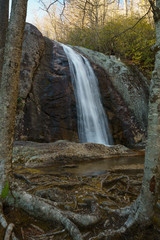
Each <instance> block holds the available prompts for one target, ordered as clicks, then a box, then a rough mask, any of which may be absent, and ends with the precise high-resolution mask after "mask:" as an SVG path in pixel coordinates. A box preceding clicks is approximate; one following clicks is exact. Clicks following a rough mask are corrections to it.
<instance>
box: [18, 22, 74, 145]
mask: <svg viewBox="0 0 160 240" xmlns="http://www.w3.org/2000/svg"><path fill="white" fill-rule="evenodd" d="M26 32H27V33H26ZM31 34H32V35H31ZM30 35H31V38H30V41H29V39H28V38H29V36H30ZM37 39H38V40H37ZM32 42H33V43H34V46H33V45H32ZM39 42H40V44H39ZM32 47H33V50H32V53H31V50H30V49H32ZM30 55H31V56H30ZM24 56H25V57H24ZM33 56H35V57H33ZM38 56H40V58H39V59H38ZM36 57H37V58H36ZM31 58H34V59H31ZM37 59H38V60H39V61H38V63H37V62H36V60H37ZM35 62H36V64H35ZM26 65H27V66H28V69H27V70H28V71H26ZM35 65H36V66H37V68H36V69H35ZM26 72H27V73H26ZM31 72H34V76H33V74H32V78H30V76H31ZM25 73H26V74H25ZM26 75H27V76H26ZM20 78H21V79H20V91H19V99H20V103H19V104H18V105H19V106H18V113H19V114H18V115H21V117H19V116H18V117H17V119H18V120H17V123H18V124H17V131H16V139H21V138H22V139H23V138H24V140H26V139H28V140H33V141H38V142H39V141H40V142H51V141H55V140H57V139H68V140H70V141H73V140H74V141H75V140H77V139H78V135H77V119H76V104H75V98H74V93H73V88H72V84H71V81H70V73H69V66H68V61H67V57H66V56H65V54H64V52H63V50H62V47H60V46H59V45H58V46H57V44H56V43H53V42H52V41H51V40H49V39H47V38H44V37H42V35H41V33H40V32H39V31H38V30H37V29H36V28H35V27H33V26H32V25H28V24H27V25H26V30H25V36H24V43H23V55H22V64H21V74H20ZM20 110H21V111H20ZM22 112H23V114H22ZM19 118H20V119H21V121H19ZM22 119H23V120H22ZM20 129H21V131H20Z"/></svg>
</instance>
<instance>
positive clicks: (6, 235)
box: [4, 223, 14, 240]
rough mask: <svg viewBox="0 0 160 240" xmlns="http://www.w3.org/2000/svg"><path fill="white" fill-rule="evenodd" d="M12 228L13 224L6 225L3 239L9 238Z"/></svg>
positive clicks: (7, 239) (8, 239)
mask: <svg viewBox="0 0 160 240" xmlns="http://www.w3.org/2000/svg"><path fill="white" fill-rule="evenodd" d="M13 228H14V224H13V223H10V224H9V225H8V227H7V230H6V233H5V236H4V240H10V237H11V234H12V231H13Z"/></svg>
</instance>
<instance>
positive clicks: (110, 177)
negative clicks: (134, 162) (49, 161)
mask: <svg viewBox="0 0 160 240" xmlns="http://www.w3.org/2000/svg"><path fill="white" fill-rule="evenodd" d="M67 167H68V168H74V167H75V166H74V165H68V166H67ZM14 172H15V173H16V174H14V175H15V178H16V181H17V183H18V185H19V186H21V187H22V188H23V189H25V190H26V191H27V192H28V193H31V194H34V195H37V196H39V197H42V198H45V199H48V200H51V201H52V202H53V205H54V206H55V207H57V208H59V209H61V210H63V211H70V212H74V213H78V214H80V215H82V216H83V215H84V214H90V215H95V216H97V217H98V218H99V220H98V222H97V223H96V224H95V225H93V226H90V227H87V228H84V227H81V226H78V227H79V229H80V231H81V233H82V235H83V239H84V240H89V239H91V240H92V239H94V240H96V239H97V238H96V236H97V235H98V234H99V233H101V232H103V231H104V230H106V229H118V228H119V227H120V226H121V225H123V223H124V221H125V219H124V218H122V217H121V218H120V217H119V216H117V215H115V214H113V213H109V212H108V210H107V207H109V208H120V207H125V206H127V205H130V204H131V203H132V202H133V201H134V200H135V199H136V198H137V195H138V194H139V191H140V188H141V181H142V177H143V171H142V170H140V169H139V170H136V171H135V170H116V171H110V172H106V173H105V174H102V175H95V174H90V175H89V176H76V175H74V174H72V173H69V172H67V169H66V172H65V173H64V174H63V176H62V175H61V174H59V173H47V172H41V173H40V172H39V171H38V170H36V169H29V168H28V169H24V168H21V167H18V168H17V167H16V170H14ZM4 212H5V215H6V217H7V220H8V222H13V223H14V224H15V234H16V236H17V237H18V238H19V239H22V240H23V239H24V240H36V239H41V240H52V239H54V240H60V239H64V240H71V239H72V238H71V237H70V236H69V234H68V232H67V231H65V229H64V228H63V226H60V225H58V224H56V223H54V224H53V223H50V222H42V221H40V220H38V219H34V218H32V217H30V216H28V215H27V214H26V213H25V212H23V211H20V210H17V209H11V208H8V207H7V206H5V209H4ZM0 234H1V236H2V235H3V233H2V232H0ZM0 239H3V237H2V238H0ZM102 239H103V238H102ZM116 239H124V240H125V239H130V240H131V239H133V240H158V239H160V228H159V227H158V226H157V227H153V226H150V227H149V228H148V229H146V231H144V230H143V231H142V230H141V228H140V226H138V230H136V232H135V231H134V230H133V231H130V232H128V233H127V234H125V235H124V236H117V237H116V238H114V240H116Z"/></svg>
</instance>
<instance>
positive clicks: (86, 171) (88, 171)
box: [26, 156, 144, 176]
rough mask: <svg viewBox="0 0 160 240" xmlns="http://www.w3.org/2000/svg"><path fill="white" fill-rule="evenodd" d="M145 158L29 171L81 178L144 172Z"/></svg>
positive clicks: (104, 160) (108, 160)
mask: <svg viewBox="0 0 160 240" xmlns="http://www.w3.org/2000/svg"><path fill="white" fill-rule="evenodd" d="M143 167H144V156H137V157H120V158H112V159H103V160H101V159H100V160H97V161H92V162H86V163H85V162H81V163H78V164H66V165H57V164H56V165H55V164H54V165H53V166H49V167H48V166H47V167H37V168H27V169H26V170H27V171H32V172H36V173H39V174H61V175H63V174H66V173H70V174H75V175H81V176H96V175H101V174H104V173H107V172H108V171H114V170H115V171H121V172H123V171H124V172H126V171H128V172H134V171H137V172H139V171H143Z"/></svg>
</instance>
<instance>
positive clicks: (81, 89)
mask: <svg viewBox="0 0 160 240" xmlns="http://www.w3.org/2000/svg"><path fill="white" fill-rule="evenodd" d="M62 46H63V49H64V52H65V53H66V55H67V58H68V62H69V67H70V73H71V79H72V84H73V87H74V94H75V98H76V105H77V116H78V134H79V139H80V141H81V142H91V143H100V144H104V145H111V144H113V140H112V136H111V134H110V130H109V127H108V120H107V116H106V114H105V111H104V109H103V106H102V103H101V96H100V91H99V86H98V80H97V78H96V76H95V74H94V71H93V69H92V67H91V65H90V63H89V61H88V60H87V59H86V58H85V57H84V56H82V55H80V54H78V53H77V52H75V51H74V50H73V49H72V48H70V47H68V46H65V45H63V44H62Z"/></svg>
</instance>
